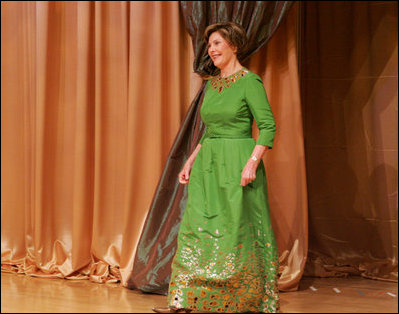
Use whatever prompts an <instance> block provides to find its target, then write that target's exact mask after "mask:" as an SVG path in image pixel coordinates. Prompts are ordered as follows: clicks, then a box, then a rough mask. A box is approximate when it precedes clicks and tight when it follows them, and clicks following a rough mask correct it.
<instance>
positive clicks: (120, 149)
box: [1, 1, 196, 282]
mask: <svg viewBox="0 0 399 314" xmlns="http://www.w3.org/2000/svg"><path fill="white" fill-rule="evenodd" d="M1 23H2V24H1V26H2V27H1V32H2V33H1V42H2V45H1V49H2V51H1V55H2V58H1V64H2V72H1V75H2V76H1V78H2V80H1V82H2V84H1V88H2V94H1V97H2V98H1V114H2V115H1V119H2V125H1V126H2V132H1V139H2V144H1V145H2V147H1V148H2V160H1V167H2V168H1V170H2V172H1V176H2V177H1V180H2V185H1V189H2V190H1V192H2V193H1V195H2V196H1V198H2V199H1V202H2V217H1V223H2V228H1V229H2V235H1V238H2V246H1V249H2V251H1V253H2V259H1V260H2V270H8V271H17V272H20V273H26V274H29V275H35V276H45V277H61V278H64V277H65V278H88V277H89V278H90V279H91V280H93V281H98V282H104V281H110V280H116V279H121V280H122V282H123V281H124V280H125V277H124V276H127V275H128V274H129V273H130V270H131V269H130V268H131V266H132V261H133V256H134V253H135V247H136V244H137V241H138V238H139V236H140V232H141V227H142V224H143V222H144V219H145V215H146V213H147V209H148V207H149V205H150V202H151V199H152V196H153V191H154V189H155V187H156V184H157V183H158V179H159V176H160V175H161V172H162V167H163V164H164V162H165V160H166V157H167V154H168V152H169V149H170V146H171V145H172V143H173V140H174V137H175V135H176V134H177V131H178V128H179V126H180V123H181V120H182V117H183V116H184V114H185V112H186V110H187V107H188V105H189V103H190V97H192V94H193V93H194V92H191V90H192V89H195V88H196V86H195V85H192V84H193V83H191V75H192V74H191V73H192V59H193V56H192V52H191V43H190V40H189V35H188V34H187V33H186V32H185V31H184V25H182V24H181V23H182V22H181V19H180V17H179V7H178V3H177V2H156V1H150V2H135V1H132V2H128V1H112V2H111V1H110V2H97V1H91V2H90V1H68V2H66V1H65V2H62V1H60V2H58V1H56V2H53V1H50V2H46V1H29V2H28V1H24V2H22V1H21V2H11V1H10V2H7V1H3V2H1ZM194 83H195V82H194ZM193 87H194V88H193Z"/></svg>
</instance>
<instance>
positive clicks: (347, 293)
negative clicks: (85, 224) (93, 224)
mask: <svg viewBox="0 0 399 314" xmlns="http://www.w3.org/2000/svg"><path fill="white" fill-rule="evenodd" d="M397 287H398V286H397V283H392V282H385V281H377V280H369V279H363V278H360V277H351V278H303V279H302V281H301V286H300V290H299V291H296V292H283V293H281V309H282V311H283V312H284V313H397V312H398V297H397V295H398V288H397ZM312 288H314V289H317V290H314V289H313V290H312ZM334 288H337V289H338V290H334ZM387 293H390V294H391V295H390V294H387ZM165 305H166V296H160V295H154V294H143V293H141V292H140V291H133V290H129V289H126V288H123V287H122V286H121V285H120V284H98V283H93V282H90V281H89V280H82V281H75V280H74V281H72V280H64V279H46V278H34V277H29V276H26V275H17V274H10V273H4V272H2V273H1V312H2V313H17V312H19V313H24V312H25V313H39V312H41V313H152V311H151V308H152V307H153V306H165Z"/></svg>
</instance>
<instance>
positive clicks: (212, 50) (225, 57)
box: [208, 31, 237, 69]
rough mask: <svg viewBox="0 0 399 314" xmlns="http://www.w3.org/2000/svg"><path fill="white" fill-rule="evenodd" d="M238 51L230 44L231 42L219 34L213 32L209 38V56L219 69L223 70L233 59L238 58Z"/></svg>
mask: <svg viewBox="0 0 399 314" xmlns="http://www.w3.org/2000/svg"><path fill="white" fill-rule="evenodd" d="M236 51H237V49H236V48H235V47H233V46H231V45H230V44H229V42H228V41H227V40H226V39H224V38H223V37H222V35H220V34H219V32H217V31H216V32H213V33H212V34H211V36H209V41H208V54H209V56H210V57H211V59H212V61H213V64H214V65H215V66H216V67H218V68H219V69H223V67H225V66H226V65H227V64H229V62H230V61H231V60H232V58H236Z"/></svg>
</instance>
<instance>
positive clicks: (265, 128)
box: [245, 76, 276, 149]
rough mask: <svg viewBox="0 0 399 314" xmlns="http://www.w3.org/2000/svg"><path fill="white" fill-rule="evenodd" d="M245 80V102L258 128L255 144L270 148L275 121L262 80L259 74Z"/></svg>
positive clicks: (274, 130) (274, 131)
mask: <svg viewBox="0 0 399 314" xmlns="http://www.w3.org/2000/svg"><path fill="white" fill-rule="evenodd" d="M246 81H247V82H246V89H245V98H246V102H247V104H248V107H249V109H250V111H251V113H252V115H253V117H254V118H255V121H256V125H257V126H258V129H259V137H258V139H257V140H256V144H258V145H266V146H268V147H269V149H272V147H273V140H274V135H275V133H276V123H275V120H274V115H273V112H272V109H271V108H270V105H269V100H268V99H267V95H266V91H265V88H264V86H263V82H262V80H261V78H260V77H259V76H256V77H254V78H252V77H251V78H248V79H247V80H246Z"/></svg>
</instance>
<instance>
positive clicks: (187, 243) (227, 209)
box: [168, 67, 280, 313]
mask: <svg viewBox="0 0 399 314" xmlns="http://www.w3.org/2000/svg"><path fill="white" fill-rule="evenodd" d="M200 114H201V118H202V120H203V122H204V123H205V126H206V129H205V133H204V135H203V136H202V138H201V140H200V143H201V145H202V146H201V149H200V150H199V152H198V154H197V157H196V159H195V162H194V164H193V166H192V169H191V173H190V178H189V183H188V199H187V204H186V208H185V211H184V214H183V217H182V221H181V224H180V229H179V233H178V238H177V251H176V254H175V256H174V258H173V261H172V272H171V279H170V283H169V291H168V305H169V306H173V307H177V308H190V309H193V310H197V311H208V312H224V313H240V312H241V313H242V312H255V313H275V312H279V308H280V307H279V293H278V287H277V276H278V267H279V263H278V252H277V246H276V242H275V237H274V232H273V229H272V225H271V221H270V215H269V202H268V195H267V194H268V191H267V181H266V172H265V168H264V165H263V161H262V160H261V161H260V163H259V165H258V168H257V172H256V179H255V180H254V181H252V182H251V183H249V184H248V185H246V186H244V187H243V186H241V185H240V182H241V172H242V170H243V168H244V166H245V165H246V163H247V161H248V159H249V158H250V157H251V153H252V151H253V149H254V147H255V145H256V144H260V145H266V146H268V147H269V148H270V149H271V148H272V146H273V140H274V135H275V130H276V126H275V121H274V116H273V113H272V111H271V108H270V105H269V102H268V99H267V96H266V92H265V89H264V87H263V83H262V80H261V78H260V77H259V76H258V75H257V74H255V73H253V72H251V71H249V70H248V69H246V68H245V67H243V68H242V69H241V70H239V71H238V72H236V73H234V74H232V75H230V76H228V77H227V78H221V77H220V76H217V77H214V78H212V79H211V80H209V81H208V82H207V85H206V90H205V96H204V100H203V103H202V107H201V111H200ZM254 118H255V121H256V123H257V126H258V129H259V137H258V139H257V140H256V141H255V139H254V138H253V137H252V123H253V119H254Z"/></svg>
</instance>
